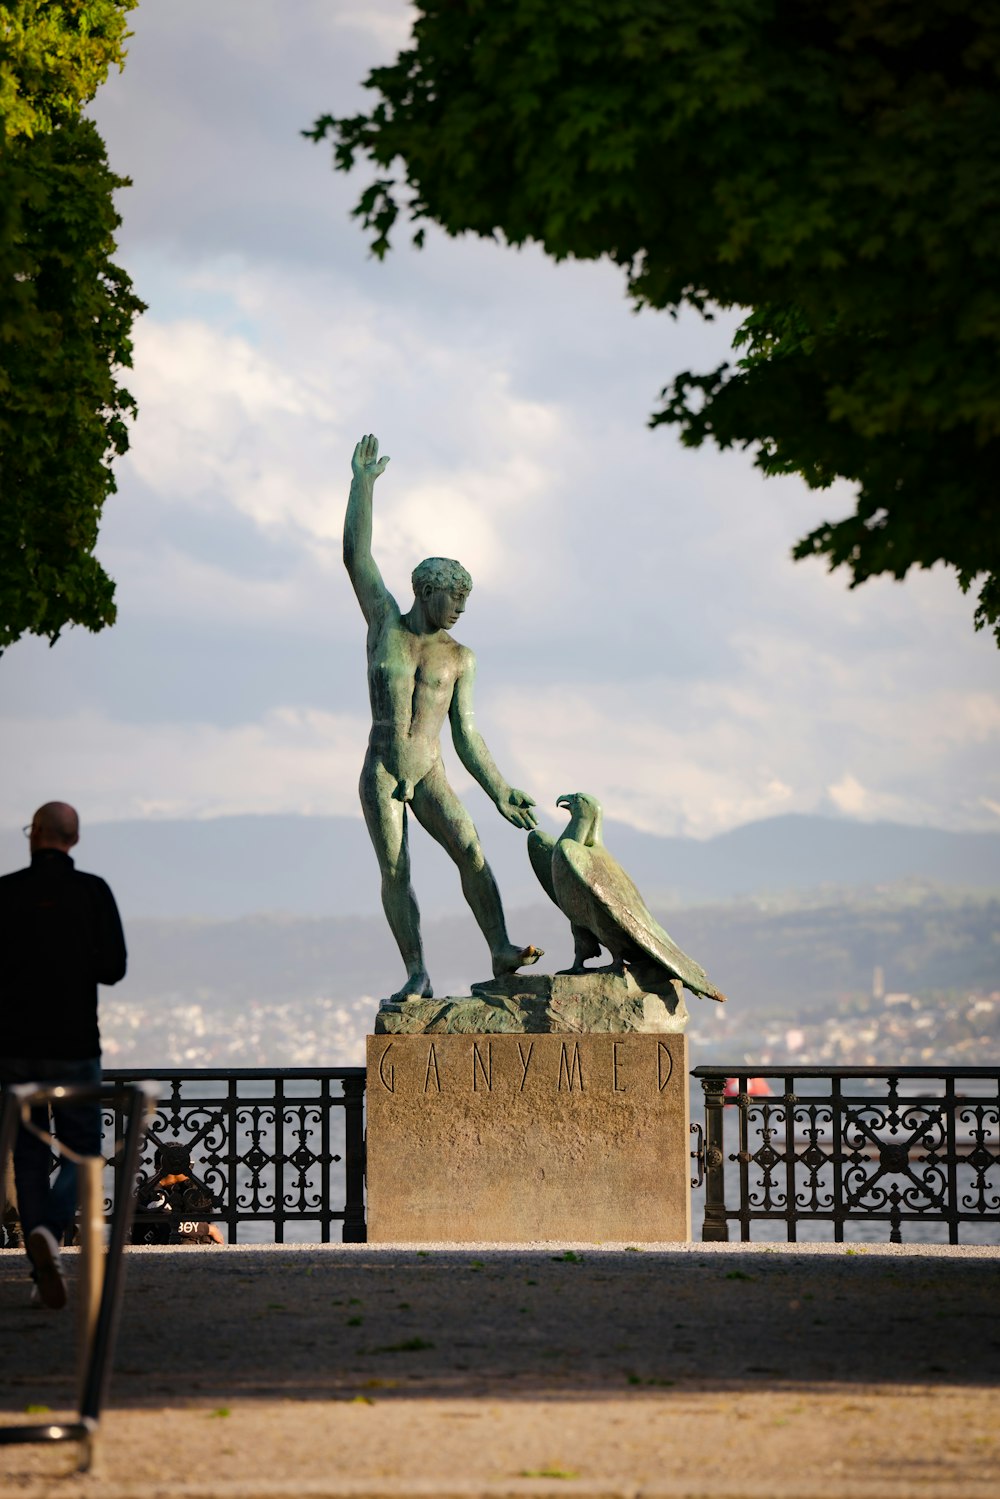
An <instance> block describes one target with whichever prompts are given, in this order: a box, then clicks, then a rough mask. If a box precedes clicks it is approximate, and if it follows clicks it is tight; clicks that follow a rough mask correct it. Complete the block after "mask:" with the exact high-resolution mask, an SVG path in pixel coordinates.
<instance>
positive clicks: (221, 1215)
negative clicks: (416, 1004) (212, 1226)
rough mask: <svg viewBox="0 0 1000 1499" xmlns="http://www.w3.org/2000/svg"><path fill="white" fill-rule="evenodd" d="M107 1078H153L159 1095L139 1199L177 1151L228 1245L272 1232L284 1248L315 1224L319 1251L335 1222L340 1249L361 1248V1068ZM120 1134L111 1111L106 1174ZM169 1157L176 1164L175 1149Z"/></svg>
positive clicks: (108, 1072)
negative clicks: (296, 1230) (252, 1233)
mask: <svg viewBox="0 0 1000 1499" xmlns="http://www.w3.org/2000/svg"><path fill="white" fill-rule="evenodd" d="M104 1078H105V1081H106V1082H107V1083H114V1084H120V1083H130V1082H135V1081H138V1080H139V1079H141V1078H149V1079H151V1080H152V1081H154V1082H157V1083H158V1084H159V1087H160V1103H159V1106H158V1107H157V1110H156V1113H155V1116H154V1118H153V1120H152V1123H151V1124H150V1126H149V1130H148V1132H147V1135H146V1141H145V1144H144V1146H143V1153H142V1161H141V1165H140V1171H139V1175H138V1186H139V1190H140V1192H141V1190H142V1186H143V1184H144V1183H147V1182H149V1181H150V1180H151V1179H152V1178H153V1177H154V1176H155V1175H156V1173H157V1169H158V1165H160V1164H161V1163H162V1161H163V1159H164V1147H181V1148H182V1152H183V1151H186V1153H187V1157H188V1159H189V1161H190V1177H191V1181H192V1183H193V1184H194V1185H195V1186H197V1187H198V1188H200V1189H202V1191H203V1192H204V1193H205V1194H210V1196H211V1199H212V1216H213V1218H214V1220H215V1221H216V1222H217V1223H219V1224H225V1225H226V1227H227V1228H228V1235H229V1242H230V1243H236V1242H237V1240H238V1238H239V1233H240V1228H241V1226H243V1225H248V1224H263V1225H273V1232H274V1239H275V1242H277V1243H282V1242H283V1241H284V1239H285V1234H286V1229H287V1228H288V1227H289V1226H290V1225H294V1224H314V1225H317V1226H318V1228H319V1235H318V1237H319V1239H320V1240H321V1242H323V1243H324V1244H325V1243H328V1242H329V1240H330V1237H331V1228H332V1227H333V1225H334V1224H335V1223H337V1222H340V1223H341V1225H342V1230H341V1237H342V1239H343V1242H344V1243H345V1244H349V1243H364V1241H365V1237H366V1231H365V1199H364V1169H365V1133H364V1131H365V1126H364V1095H365V1069H364V1068H363V1067H282V1068H271V1067H241V1068H222V1067H220V1068H209V1067H206V1068H201V1067H197V1068H195V1067H192V1068H167V1069H159V1070H157V1069H152V1070H150V1069H141V1068H127V1069H126V1068H117V1069H116V1068H111V1067H106V1068H105V1072H104ZM121 1125H122V1121H121V1120H120V1119H119V1118H118V1117H117V1115H116V1113H115V1112H114V1111H112V1110H108V1111H107V1112H106V1114H105V1140H106V1142H108V1143H109V1144H110V1145H111V1150H110V1151H109V1152H108V1153H107V1154H108V1165H109V1166H113V1165H114V1160H115V1157H114V1144H113V1142H114V1141H115V1140H117V1139H120V1138H121V1134H122V1129H121ZM169 1155H170V1157H171V1158H176V1156H177V1151H176V1149H175V1150H174V1151H173V1152H170V1153H169ZM171 1169H172V1168H171ZM115 1185H116V1186H117V1183H116V1184H115ZM130 1186H131V1184H130ZM338 1197H339V1198H340V1200H339V1202H338V1200H337V1199H338ZM112 1200H113V1195H112V1196H109V1200H108V1203H107V1207H108V1210H109V1211H110V1208H111V1203H112ZM139 1217H140V1218H141V1217H142V1215H141V1214H140V1215H139Z"/></svg>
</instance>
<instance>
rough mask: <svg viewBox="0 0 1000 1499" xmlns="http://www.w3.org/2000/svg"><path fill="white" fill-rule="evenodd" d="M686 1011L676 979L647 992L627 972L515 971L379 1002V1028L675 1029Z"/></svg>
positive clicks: (477, 1032) (459, 1031) (437, 1031)
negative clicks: (435, 994)
mask: <svg viewBox="0 0 1000 1499" xmlns="http://www.w3.org/2000/svg"><path fill="white" fill-rule="evenodd" d="M687 1021H688V1012H687V1007H686V1005H685V1003H684V996H683V994H682V993H681V984H680V981H679V980H678V981H677V982H675V983H674V984H673V985H669V984H668V985H665V986H664V988H663V992H662V993H660V994H646V993H644V992H643V991H642V989H640V987H639V985H638V984H637V983H636V982H635V979H634V978H633V977H632V975H631V974H628V973H624V974H620V973H612V972H611V971H610V970H609V969H606V968H605V969H598V970H590V971H588V972H586V973H577V974H545V973H539V974H515V975H513V976H512V977H509V978H501V979H494V980H493V981H492V983H484V984H473V986H472V994H471V996H452V997H449V998H447V999H409V1000H404V1001H400V1002H397V1001H392V1000H390V1001H389V1002H388V1003H387V1004H384V1005H382V1007H381V1009H380V1010H379V1012H378V1014H377V1016H376V1017H375V1034H376V1035H396V1036H405V1035H419V1034H422V1033H423V1032H427V1033H428V1034H433V1035H442V1034H443V1035H468V1036H496V1035H514V1034H521V1033H526V1034H529V1035H539V1034H547V1033H549V1032H563V1031H566V1032H570V1033H576V1034H581V1033H588V1032H591V1031H595V1032H613V1033H616V1034H620V1033H624V1032H630V1031H640V1032H646V1033H649V1032H653V1033H656V1034H659V1035H666V1034H668V1033H674V1034H677V1033H680V1032H682V1031H684V1029H685V1028H686V1026H687Z"/></svg>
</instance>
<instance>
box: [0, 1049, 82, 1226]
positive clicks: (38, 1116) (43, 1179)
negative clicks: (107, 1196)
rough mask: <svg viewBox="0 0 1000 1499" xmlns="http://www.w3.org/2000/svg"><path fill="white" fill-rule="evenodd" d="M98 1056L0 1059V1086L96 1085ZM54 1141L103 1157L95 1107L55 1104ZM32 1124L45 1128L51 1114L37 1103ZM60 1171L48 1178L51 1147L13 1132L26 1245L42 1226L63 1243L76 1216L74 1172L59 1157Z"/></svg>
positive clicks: (25, 1133) (71, 1165)
mask: <svg viewBox="0 0 1000 1499" xmlns="http://www.w3.org/2000/svg"><path fill="white" fill-rule="evenodd" d="M100 1081H101V1059H100V1057H85V1058H79V1059H78V1058H75V1057H69V1058H67V1057H0V1083H95V1084H96V1083H99V1082H100ZM51 1107H52V1123H53V1126H54V1133H55V1136H56V1139H58V1140H61V1141H62V1143H63V1144H64V1145H67V1146H68V1147H69V1148H70V1150H75V1151H76V1153H77V1154H78V1155H100V1153H101V1108H100V1105H99V1104H95V1103H53V1104H52V1106H51ZM31 1119H32V1122H33V1123H34V1124H36V1125H38V1127H39V1128H41V1129H44V1130H49V1110H48V1108H47V1107H46V1106H45V1105H44V1104H41V1105H38V1106H36V1107H35V1108H33V1109H32V1111H31ZM60 1159H61V1164H60V1166H59V1170H58V1171H57V1172H56V1174H55V1176H54V1177H50V1175H49V1166H50V1164H51V1157H50V1152H49V1147H48V1146H47V1145H46V1144H45V1142H44V1140H39V1138H38V1136H37V1135H33V1134H32V1133H31V1131H30V1130H26V1129H24V1128H23V1127H22V1128H21V1129H19V1130H18V1132H17V1141H16V1143H15V1145H14V1183H15V1185H16V1187H17V1210H18V1215H19V1217H20V1219H21V1230H22V1232H23V1234H24V1242H25V1245H27V1242H28V1236H29V1235H30V1234H31V1232H32V1230H33V1229H36V1228H40V1227H44V1228H47V1229H49V1230H50V1231H51V1232H52V1234H53V1235H54V1236H55V1238H56V1241H57V1242H59V1243H61V1242H62V1238H63V1235H64V1234H65V1232H66V1230H67V1228H69V1226H70V1224H71V1223H72V1222H73V1219H74V1217H75V1216H76V1197H77V1169H76V1166H75V1164H74V1163H73V1162H72V1161H69V1160H66V1158H65V1157H61V1158H60Z"/></svg>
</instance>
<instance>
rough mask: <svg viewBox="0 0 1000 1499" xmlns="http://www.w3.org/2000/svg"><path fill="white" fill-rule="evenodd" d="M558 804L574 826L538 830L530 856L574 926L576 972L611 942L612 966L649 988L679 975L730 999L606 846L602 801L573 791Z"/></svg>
mask: <svg viewBox="0 0 1000 1499" xmlns="http://www.w3.org/2000/svg"><path fill="white" fill-rule="evenodd" d="M556 806H557V807H565V808H566V810H567V811H568V812H569V814H570V820H569V823H568V824H567V826H566V827H565V829H564V830H563V832H562V834H561V835H560V837H559V838H558V839H557V840H556V841H553V840H552V838H550V837H549V835H548V834H547V833H544V832H542V830H541V829H540V828H536V829H535V830H534V831H533V832H532V833H530V834H529V836H528V853H529V856H530V858H531V865H532V868H533V869H534V871H535V874H536V875H537V876H538V880H539V883H540V884H541V886H542V888H543V889H544V891H545V893H546V894H547V895H548V897H549V899H550V900H552V901H554V902H555V904H556V905H557V906H558V907H559V909H560V911H562V913H563V915H564V916H566V917H567V918H568V919H569V923H570V926H571V927H572V930H573V941H574V946H575V961H574V964H573V967H572V968H571V969H570V970H569V972H570V973H583V972H584V971H585V970H584V962H585V960H586V959H587V958H594V957H596V956H597V955H598V953H599V952H600V950H601V948H602V947H606V948H607V949H608V952H609V953H610V954H611V958H612V967H611V971H612V972H614V973H624V972H625V971H626V969H627V970H628V972H629V973H630V975H631V976H632V977H633V978H634V979H635V980H636V981H637V983H638V984H639V986H640V988H641V989H643V990H646V991H649V992H650V993H653V994H658V993H662V992H663V990H664V987H665V986H671V985H673V984H674V982H675V981H676V980H680V982H681V983H682V984H683V985H684V986H685V988H687V989H690V990H691V992H692V994H702V995H704V996H705V997H706V998H707V999H717V1000H720V1001H724V1000H725V998H726V996H725V995H724V994H722V993H720V991H719V990H718V989H716V988H715V986H714V985H713V984H710V983H709V981H708V975H707V974H706V972H705V970H704V968H702V967H701V965H700V964H698V963H696V962H695V961H694V959H693V958H689V957H688V955H687V953H685V952H682V951H681V949H680V948H679V947H678V946H677V943H676V942H675V941H674V939H673V938H672V937H671V936H669V935H668V933H667V932H665V931H664V930H663V928H662V926H660V923H659V922H658V921H657V920H656V917H655V916H653V915H652V914H651V912H650V911H649V908H648V907H647V905H646V902H645V901H644V900H643V898H642V896H641V895H640V894H639V892H638V890H637V889H636V887H635V885H634V884H633V883H632V881H631V880H630V879H629V877H628V875H627V874H626V873H625V871H624V869H623V868H622V867H621V865H620V864H619V863H618V861H617V859H615V858H614V857H613V856H612V855H611V854H610V853H609V852H608V850H607V849H606V848H605V847H604V843H603V837H602V827H603V817H602V813H601V804H600V802H599V801H598V800H597V798H596V797H593V796H587V795H586V793H585V792H583V791H573V792H570V793H569V794H568V795H566V796H560V797H559V799H558V801H557V802H556Z"/></svg>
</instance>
